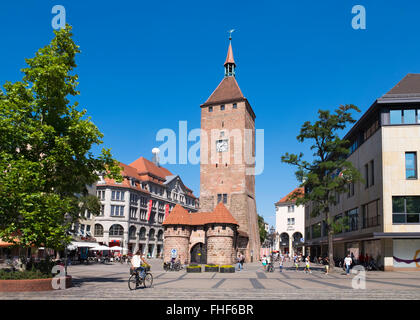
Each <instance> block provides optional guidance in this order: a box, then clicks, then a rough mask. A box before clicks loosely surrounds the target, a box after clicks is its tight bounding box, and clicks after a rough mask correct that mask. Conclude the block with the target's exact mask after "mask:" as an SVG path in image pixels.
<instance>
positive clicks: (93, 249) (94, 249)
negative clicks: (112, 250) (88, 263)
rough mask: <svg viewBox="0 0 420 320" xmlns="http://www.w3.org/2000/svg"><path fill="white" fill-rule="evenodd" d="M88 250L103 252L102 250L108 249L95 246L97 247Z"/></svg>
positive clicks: (107, 248)
mask: <svg viewBox="0 0 420 320" xmlns="http://www.w3.org/2000/svg"><path fill="white" fill-rule="evenodd" d="M89 250H92V251H103V250H109V247H107V246H97V247H93V248H90V249H89Z"/></svg>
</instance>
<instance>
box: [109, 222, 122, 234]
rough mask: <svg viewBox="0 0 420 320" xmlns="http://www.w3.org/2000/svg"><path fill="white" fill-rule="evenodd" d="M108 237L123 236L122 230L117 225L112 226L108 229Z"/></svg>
mask: <svg viewBox="0 0 420 320" xmlns="http://www.w3.org/2000/svg"><path fill="white" fill-rule="evenodd" d="M109 235H110V236H122V235H124V228H123V227H122V226H121V225H119V224H114V225H112V226H111V228H109Z"/></svg>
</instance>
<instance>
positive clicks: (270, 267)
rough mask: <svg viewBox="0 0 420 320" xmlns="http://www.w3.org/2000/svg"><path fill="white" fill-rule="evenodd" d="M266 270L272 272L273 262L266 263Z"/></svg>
mask: <svg viewBox="0 0 420 320" xmlns="http://www.w3.org/2000/svg"><path fill="white" fill-rule="evenodd" d="M266 271H267V272H274V263H269V264H267V269H266Z"/></svg>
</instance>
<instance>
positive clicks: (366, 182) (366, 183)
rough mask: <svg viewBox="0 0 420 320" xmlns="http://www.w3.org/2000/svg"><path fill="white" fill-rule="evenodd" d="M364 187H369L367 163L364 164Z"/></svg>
mask: <svg viewBox="0 0 420 320" xmlns="http://www.w3.org/2000/svg"><path fill="white" fill-rule="evenodd" d="M365 188H366V189H367V188H369V165H368V164H367V163H366V164H365Z"/></svg>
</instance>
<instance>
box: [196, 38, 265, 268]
mask: <svg viewBox="0 0 420 320" xmlns="http://www.w3.org/2000/svg"><path fill="white" fill-rule="evenodd" d="M229 40H230V41H229V48H228V53H227V57H226V61H225V64H224V67H225V74H224V78H223V80H222V81H221V82H220V83H219V85H218V86H217V88H216V89H215V90H214V91H213V93H212V94H211V95H210V97H209V98H208V99H207V101H206V102H205V103H204V104H202V105H201V149H200V152H201V154H200V157H201V163H200V211H204V212H210V211H213V209H214V208H215V206H216V205H217V203H219V202H223V203H224V204H225V206H226V207H227V208H228V210H229V211H230V212H231V214H232V215H233V217H234V218H235V219H236V220H237V221H238V223H239V230H238V231H239V238H238V245H237V247H238V251H241V252H242V253H243V254H244V255H245V257H246V261H247V262H249V261H250V260H251V259H253V260H254V261H255V260H256V259H258V258H259V252H260V238H259V228H258V217H257V209H256V201H255V175H254V168H255V162H254V157H255V113H254V111H253V110H252V107H251V105H250V104H249V102H248V100H247V99H246V98H245V97H244V96H243V94H242V92H241V89H240V88H239V86H238V83H237V82H236V79H235V68H236V64H235V61H234V58H233V50H232V43H231V38H229Z"/></svg>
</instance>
